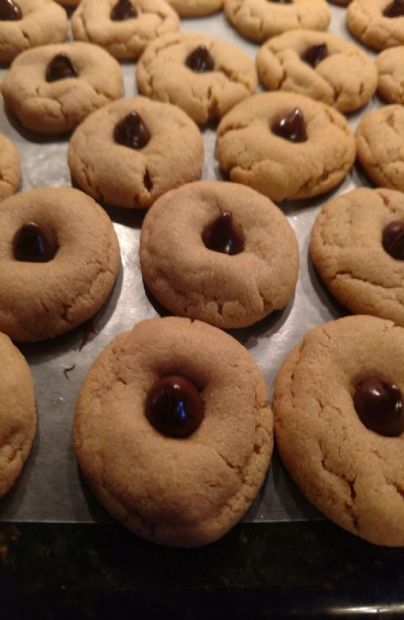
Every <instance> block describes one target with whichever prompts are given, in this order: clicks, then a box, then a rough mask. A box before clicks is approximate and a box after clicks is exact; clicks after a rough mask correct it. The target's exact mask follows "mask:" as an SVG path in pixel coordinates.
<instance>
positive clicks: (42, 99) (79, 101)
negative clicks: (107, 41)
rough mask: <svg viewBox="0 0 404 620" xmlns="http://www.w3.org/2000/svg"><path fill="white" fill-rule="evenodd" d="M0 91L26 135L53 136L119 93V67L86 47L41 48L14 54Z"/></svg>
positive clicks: (100, 51)
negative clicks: (26, 130)
mask: <svg viewBox="0 0 404 620" xmlns="http://www.w3.org/2000/svg"><path fill="white" fill-rule="evenodd" d="M1 91H2V94H3V97H4V100H5V102H6V104H7V106H8V107H9V109H10V110H12V111H13V112H14V114H15V115H16V116H17V118H18V120H19V121H20V122H21V124H22V125H23V126H24V127H26V128H27V129H30V130H32V131H35V132H38V133H43V134H53V133H63V132H67V131H71V130H72V129H74V128H75V127H76V126H77V125H78V124H79V123H81V121H82V120H83V119H84V118H85V117H86V116H88V115H89V114H91V112H94V111H95V110H97V109H98V108H101V107H102V106H104V105H105V104H107V103H109V102H110V101H113V100H114V99H119V98H120V97H121V96H122V94H123V80H122V74H121V69H120V66H119V63H118V62H117V61H116V60H115V58H113V57H112V56H111V55H110V54H108V52H106V51H105V50H103V49H102V48H100V47H98V46H97V45H92V44H90V43H62V44H59V45H45V46H43V47H37V48H35V49H32V50H29V51H27V52H24V53H23V54H20V55H19V56H18V58H16V59H15V60H14V62H13V64H12V65H11V67H10V70H9V71H8V73H7V74H6V76H5V78H4V80H3V82H2V85H1Z"/></svg>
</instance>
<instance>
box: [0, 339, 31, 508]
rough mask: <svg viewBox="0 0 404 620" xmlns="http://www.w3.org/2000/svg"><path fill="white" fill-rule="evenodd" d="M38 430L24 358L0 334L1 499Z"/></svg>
mask: <svg viewBox="0 0 404 620" xmlns="http://www.w3.org/2000/svg"><path fill="white" fill-rule="evenodd" d="M35 429H36V413H35V394H34V384H33V381H32V376H31V372H30V369H29V367H28V364H27V362H26V361H25V359H24V357H23V356H22V355H21V353H20V352H19V350H18V349H17V348H16V347H15V346H14V345H13V343H12V342H11V341H10V339H9V338H8V337H7V336H6V335H5V334H1V333H0V497H3V495H5V493H7V491H8V490H9V489H10V488H11V487H12V486H13V484H14V482H15V480H16V479H17V477H18V476H19V475H20V473H21V470H22V467H23V465H24V463H25V461H26V459H27V457H28V455H29V452H30V450H31V446H32V442H33V439H34V436H35Z"/></svg>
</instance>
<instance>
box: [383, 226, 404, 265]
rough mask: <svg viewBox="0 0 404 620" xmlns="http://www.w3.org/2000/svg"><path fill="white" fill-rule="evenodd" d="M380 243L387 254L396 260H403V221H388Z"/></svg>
mask: <svg viewBox="0 0 404 620" xmlns="http://www.w3.org/2000/svg"><path fill="white" fill-rule="evenodd" d="M382 243H383V247H384V249H385V250H386V252H387V254H390V256H392V257H393V258H396V259H397V260H404V222H402V221H401V220H395V221H394V222H390V224H388V225H387V226H386V227H385V228H384V230H383V240H382Z"/></svg>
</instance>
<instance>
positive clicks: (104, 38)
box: [72, 0, 179, 60]
mask: <svg viewBox="0 0 404 620" xmlns="http://www.w3.org/2000/svg"><path fill="white" fill-rule="evenodd" d="M178 28H179V17H178V15H177V13H176V12H175V11H174V9H172V8H171V7H170V5H169V4H168V3H167V2H165V0H118V1H117V0H82V1H81V2H80V4H79V6H78V7H77V9H76V11H75V12H74V14H73V17H72V31H73V36H74V38H75V39H78V40H80V41H90V42H91V43H96V44H97V45H101V47H105V49H107V50H108V51H109V52H110V54H112V55H113V56H115V57H116V58H119V59H121V60H133V59H136V58H138V57H139V56H140V54H141V53H142V52H143V50H144V49H145V47H146V45H148V43H150V42H151V41H153V40H154V39H155V38H156V37H159V36H160V35H162V34H165V33H166V32H173V31H175V30H178Z"/></svg>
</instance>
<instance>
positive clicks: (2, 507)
mask: <svg viewBox="0 0 404 620" xmlns="http://www.w3.org/2000/svg"><path fill="white" fill-rule="evenodd" d="M330 6H331V5H330ZM331 11H332V22H331V25H330V28H329V30H330V31H331V32H334V33H337V34H341V35H342V36H344V37H347V38H349V35H348V33H347V32H346V29H345V26H344V16H345V9H343V8H339V7H331ZM182 29H183V30H189V31H196V32H202V33H205V34H208V35H209V36H211V37H215V38H217V39H221V40H224V41H228V42H230V43H234V44H236V45H238V46H240V47H241V48H243V49H244V50H246V52H247V53H248V54H250V55H251V57H252V58H254V57H255V54H256V52H257V50H258V48H259V46H257V45H254V44H252V43H248V42H247V41H245V40H244V39H242V38H241V37H240V36H238V34H237V33H236V32H235V31H234V30H233V29H232V28H231V27H230V26H229V25H228V23H227V22H226V19H225V17H224V15H223V14H218V15H215V16H211V17H207V18H202V19H194V20H190V19H188V20H183V22H182ZM122 71H123V74H124V80H125V95H126V96H127V97H131V96H133V95H135V94H136V86H135V64H134V63H124V64H122ZM4 72H5V70H4V69H2V70H1V71H0V77H2V75H3V74H4ZM375 105H378V103H377V102H376V101H373V102H371V103H370V104H369V105H368V106H367V108H365V110H363V111H362V113H363V112H366V110H369V109H370V108H371V107H373V106H375ZM358 116H359V115H355V116H352V117H351V121H352V124H353V125H355V123H356V122H357V119H358ZM13 123H14V121H12V119H10V118H9V117H8V116H7V113H6V111H5V110H4V109H3V110H2V111H1V113H0V131H1V132H3V133H4V134H5V135H7V136H8V137H9V138H10V139H11V140H13V142H14V143H15V144H16V145H17V147H18V149H19V152H20V155H21V159H22V170H23V182H22V188H23V189H28V188H38V187H48V186H70V185H71V179H70V173H69V169H68V166H67V157H66V155H67V146H68V141H67V139H66V140H60V139H57V140H55V139H44V138H40V137H38V136H34V135H28V134H27V132H25V131H22V130H21V129H20V128H18V127H17V126H16V125H15V124H13ZM203 137H204V143H205V163H204V169H203V178H204V179H220V178H221V176H220V171H219V166H218V163H217V161H216V160H215V157H214V149H215V140H216V137H215V131H214V129H212V128H207V129H206V130H204V132H203ZM363 184H366V181H365V180H364V179H363V178H362V177H361V176H360V173H358V172H357V171H356V169H354V170H353V171H352V172H351V174H350V175H349V176H348V178H347V179H346V180H345V181H344V183H343V184H342V185H341V186H340V187H339V188H338V190H337V191H336V192H334V194H337V193H342V192H346V191H348V190H350V189H353V188H354V187H356V186H358V185H363ZM334 194H332V195H334ZM329 197H330V195H328V196H327V197H326V198H321V199H316V200H312V201H305V202H299V203H290V204H287V205H283V206H282V209H283V210H284V212H285V214H286V215H287V217H288V219H289V221H290V223H291V225H292V227H293V228H294V230H295V232H296V235H297V237H298V241H299V246H300V260H301V266H300V274H299V280H298V284H297V288H296V293H295V296H294V299H293V300H292V301H291V302H290V303H289V305H288V306H287V308H285V309H284V310H283V311H282V312H277V313H276V314H274V315H271V316H270V317H268V318H267V319H266V320H264V321H262V322H261V323H259V324H257V325H255V326H254V327H252V328H248V329H241V330H237V331H236V330H234V331H232V332H231V333H232V335H233V336H234V337H236V338H237V339H238V340H239V341H240V342H241V343H242V344H243V345H244V346H245V347H246V348H247V349H248V350H249V351H250V353H251V354H252V356H253V357H254V358H255V360H256V361H257V363H258V365H259V367H260V368H261V370H262V372H263V374H264V375H265V378H266V381H267V382H268V386H269V388H270V391H271V392H272V386H273V382H274V378H275V376H276V373H277V370H278V368H279V367H280V365H281V363H282V361H283V359H284V358H285V356H286V354H287V353H288V352H289V351H290V349H291V348H292V347H293V346H294V345H295V344H297V342H298V341H299V340H300V339H301V338H302V336H303V334H304V333H305V332H306V331H307V330H309V329H310V328H312V327H313V326H315V325H318V324H320V323H323V322H325V321H328V320H330V319H334V318H336V317H338V316H340V315H341V309H340V308H339V307H338V305H337V304H336V303H335V302H334V301H333V300H332V299H331V297H330V296H329V295H328V294H327V293H326V291H325V290H324V288H323V287H322V285H321V284H320V282H319V279H318V277H317V275H316V273H315V271H314V269H313V266H312V264H311V262H310V260H309V258H308V245H309V238H310V230H311V227H312V225H313V222H314V220H315V218H316V216H317V213H318V211H319V209H320V206H321V204H322V203H323V202H324V201H325V200H326V199H327V198H329ZM108 212H109V214H110V216H111V217H112V219H113V221H114V225H115V228H116V231H117V234H118V236H119V240H120V245H121V252H122V270H121V273H120V275H119V278H118V281H117V283H116V286H115V289H114V291H113V294H112V297H111V298H110V299H109V301H108V302H107V303H106V305H105V306H104V308H103V309H102V310H101V311H100V312H99V313H98V314H97V316H96V317H95V318H94V320H93V321H92V322H90V323H89V324H87V325H86V326H85V327H80V328H77V329H75V330H74V331H72V332H70V333H68V334H66V335H64V336H61V337H59V338H56V339H55V340H54V341H48V342H43V343H35V344H24V345H21V346H20V348H21V351H22V352H23V353H24V355H25V356H26V358H27V360H28V362H29V365H30V367H31V370H32V373H33V377H34V381H35V387H36V398H37V411H38V420H39V424H38V433H37V436H36V439H35V442H34V446H33V450H32V454H31V456H30V458H29V460H28V462H27V464H26V466H25V468H24V471H23V473H22V475H21V477H20V479H19V480H18V482H17V484H16V485H15V487H14V488H13V490H12V491H11V492H10V493H9V494H8V495H7V496H6V497H5V498H3V499H2V500H1V502H0V520H1V521H11V522H13V521H18V522H65V523H66V522H80V523H84V522H94V521H105V520H108V518H109V517H108V516H107V515H106V513H105V512H104V511H103V509H102V508H101V507H100V506H99V505H98V503H97V502H96V501H95V500H94V499H93V498H92V497H91V495H90V493H89V491H88V489H87V487H86V485H85V483H84V482H83V480H82V478H81V476H80V473H79V470H78V467H77V463H76V459H75V456H74V451H73V447H72V441H71V426H72V419H73V412H74V406H75V401H76V397H77V394H78V392H79V389H80V385H81V382H82V380H83V378H84V376H85V374H86V372H87V370H88V368H89V367H90V365H91V364H92V362H93V361H94V360H95V358H96V357H97V356H98V355H99V353H100V352H101V351H102V350H103V349H104V347H105V346H106V345H107V344H108V343H109V342H110V341H111V340H112V339H113V338H114V337H115V336H116V335H117V334H119V333H121V332H123V331H125V330H128V329H130V328H132V326H133V325H134V324H135V323H137V322H139V321H141V320H142V319H147V318H151V317H154V316H156V315H157V314H158V313H157V310H156V309H155V307H154V306H153V304H152V303H151V301H150V300H149V299H148V297H147V296H146V294H145V291H144V287H143V282H142V277H141V273H140V269H139V261H138V247H139V236H140V228H141V224H142V219H143V214H142V213H139V212H136V211H125V210H122V209H108ZM318 518H319V513H318V512H317V511H316V510H315V509H314V508H313V507H311V506H310V505H309V504H308V502H307V501H306V500H305V499H304V498H303V496H302V495H301V494H300V492H299V491H298V490H297V488H296V487H295V486H294V484H293V483H292V482H291V480H290V479H289V477H288V476H287V474H286V473H285V472H284V470H283V468H282V465H281V464H280V462H279V460H278V458H277V457H276V454H275V456H274V459H273V461H272V465H271V469H270V472H269V474H268V476H267V480H266V482H265V484H264V486H263V488H262V490H261V491H260V493H259V495H258V497H257V499H256V501H255V502H254V504H253V506H252V507H251V509H250V511H249V513H248V514H247V515H246V518H245V520H246V521H250V522H251V521H254V522H273V521H297V520H307V519H318Z"/></svg>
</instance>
